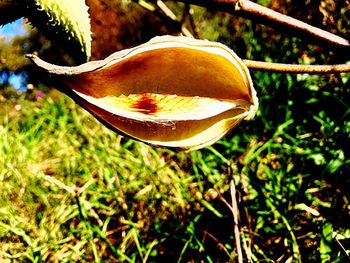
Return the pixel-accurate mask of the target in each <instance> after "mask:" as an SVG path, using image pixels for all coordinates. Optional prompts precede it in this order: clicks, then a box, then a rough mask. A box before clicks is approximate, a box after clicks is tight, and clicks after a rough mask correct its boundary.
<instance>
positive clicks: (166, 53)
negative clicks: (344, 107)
mask: <svg viewBox="0 0 350 263" xmlns="http://www.w3.org/2000/svg"><path fill="white" fill-rule="evenodd" d="M28 57H29V58H30V59H31V60H32V61H33V62H34V63H35V64H36V65H37V66H39V67H40V68H42V69H44V70H45V71H46V72H48V73H50V74H51V75H52V77H53V78H54V80H55V81H56V82H59V83H57V86H58V88H59V89H60V90H61V91H63V92H64V93H66V94H67V95H68V96H70V97H72V98H73V99H74V100H75V101H76V102H77V103H79V104H80V105H81V106H82V107H84V108H85V109H87V110H88V111H89V112H91V113H92V114H93V115H94V116H95V117H96V118H97V119H99V120H100V121H102V122H103V123H105V124H107V126H109V127H112V128H114V129H116V130H117V131H119V132H122V133H123V134H126V135H128V136H130V137H133V138H136V139H137V140H140V141H143V142H146V143H150V144H153V145H160V146H166V147H177V148H183V149H198V148H201V147H204V146H207V145H210V144H212V143H214V142H216V141H217V140H218V139H220V138H222V137H223V136H224V135H225V134H227V133H228V132H229V131H230V130H231V129H232V128H233V127H235V126H236V125H237V124H238V123H239V122H240V121H241V120H243V119H251V118H252V117H254V115H255V112H256V110H257V107H258V99H257V97H256V92H255V90H254V88H253V84H252V81H251V78H250V75H249V72H248V69H247V67H246V66H245V65H244V64H243V62H242V61H241V60H240V59H239V58H238V57H237V55H236V54H235V53H234V52H233V51H232V50H230V49H229V48H228V47H226V46H224V45H222V44H220V43H216V42H210V41H206V40H196V39H192V38H187V37H173V36H162V37H156V38H153V39H152V40H150V41H149V42H147V43H145V44H143V45H140V46H137V47H134V48H131V49H127V50H123V51H120V52H117V53H114V54H112V55H111V56H109V57H107V58H106V59H104V60H101V61H93V62H88V63H85V64H82V65H80V66H77V67H61V66H56V65H52V64H49V63H47V62H44V61H43V60H41V59H39V58H38V57H36V56H33V55H29V56H28Z"/></svg>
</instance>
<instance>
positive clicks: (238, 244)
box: [230, 179, 243, 263]
mask: <svg viewBox="0 0 350 263" xmlns="http://www.w3.org/2000/svg"><path fill="white" fill-rule="evenodd" d="M230 189H231V198H232V206H231V207H232V214H233V227H234V234H235V240H236V242H235V243H236V249H237V255H238V263H243V253H242V246H241V238H240V232H239V227H238V213H239V210H238V205H237V199H236V187H235V182H234V179H232V180H231V187H230Z"/></svg>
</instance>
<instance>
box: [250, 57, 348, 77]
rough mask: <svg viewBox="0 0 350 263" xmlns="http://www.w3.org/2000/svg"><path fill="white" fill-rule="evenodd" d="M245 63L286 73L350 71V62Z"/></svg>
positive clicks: (266, 69)
mask: <svg viewBox="0 0 350 263" xmlns="http://www.w3.org/2000/svg"><path fill="white" fill-rule="evenodd" d="M243 63H244V64H246V66H247V67H248V68H250V69H257V70H264V71H274V72H284V73H315V74H316V73H337V72H350V64H338V65H300V64H299V65H297V64H283V63H270V62H263V61H255V60H248V59H244V60H243Z"/></svg>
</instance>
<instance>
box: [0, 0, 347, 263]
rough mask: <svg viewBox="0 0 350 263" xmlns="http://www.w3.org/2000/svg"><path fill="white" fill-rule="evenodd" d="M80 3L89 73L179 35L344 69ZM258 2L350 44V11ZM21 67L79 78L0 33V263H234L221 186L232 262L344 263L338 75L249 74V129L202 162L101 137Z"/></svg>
mask: <svg viewBox="0 0 350 263" xmlns="http://www.w3.org/2000/svg"><path fill="white" fill-rule="evenodd" d="M86 2H87V4H88V5H89V7H90V9H89V13H90V17H91V28H92V33H93V35H92V38H93V42H92V58H91V59H92V60H97V59H103V58H105V57H106V56H108V55H109V54H111V53H113V52H115V51H118V50H122V49H125V48H130V47H132V46H135V45H138V44H141V43H143V42H146V41H148V40H149V39H150V38H152V37H154V36H156V35H164V34H180V33H181V28H183V27H186V28H187V29H188V31H189V32H190V33H191V34H192V35H193V36H194V37H197V38H201V39H209V40H213V41H219V42H221V43H224V44H226V45H228V46H229V47H231V48H232V49H233V50H234V51H235V52H236V53H237V54H238V55H239V56H240V57H241V58H247V59H254V60H262V61H270V62H283V63H292V64H297V63H300V64H336V63H349V62H350V54H346V53H344V52H337V51H336V50H331V49H330V48H329V47H328V48H326V47H320V46H317V45H315V43H310V42H309V40H305V39H300V38H297V37H295V36H292V35H288V32H279V31H276V30H274V29H272V28H270V27H266V26H263V25H260V24H256V23H255V22H254V21H251V20H246V19H243V18H240V17H237V16H231V15H228V14H225V13H222V12H215V11H211V10H207V9H205V8H201V7H197V6H192V5H191V6H188V5H185V4H182V3H178V2H171V1H167V2H165V4H166V5H167V6H168V8H169V9H170V10H172V12H173V13H174V15H175V16H176V17H177V22H174V21H173V20H171V19H169V17H164V15H161V14H159V13H158V12H156V11H154V12H151V11H149V10H147V9H146V8H145V6H146V7H147V5H144V3H145V2H142V1H139V2H138V3H136V2H130V1H113V0H87V1H86ZM256 2H258V3H260V4H262V5H264V6H268V7H270V8H272V9H274V10H276V11H279V12H281V13H284V14H288V15H290V16H292V17H295V18H298V19H300V20H302V21H304V22H307V23H310V24H312V25H314V26H317V27H320V28H322V29H325V30H327V31H330V32H332V33H335V34H337V35H339V36H342V37H344V38H346V39H350V2H349V1H348V0H342V1H340V0H339V1H334V0H314V1H304V2H300V1H297V0H270V1H269V0H259V1H256ZM146 3H147V2H146ZM150 3H152V2H150ZM142 6H144V7H142ZM28 53H36V54H38V55H39V56H40V57H41V58H43V59H45V60H47V61H49V62H51V63H55V64H60V65H76V64H77V62H76V61H75V60H74V58H73V56H72V54H70V53H69V47H67V46H64V45H62V44H60V43H59V42H58V41H50V40H48V39H46V38H45V36H43V35H42V34H41V33H40V32H38V31H37V30H36V29H35V28H33V27H32V26H31V24H30V23H28V22H27V21H26V20H25V19H21V20H18V21H16V22H14V23H12V24H10V25H7V26H5V27H2V28H0V105H1V107H0V156H1V158H0V180H1V183H0V260H3V261H4V262H13V261H15V262H16V261H18V262H41V261H44V262H58V261H60V262H61V261H62V262H74V261H79V262H124V261H125V262H165V261H166V262H230V261H233V262H234V261H235V260H237V251H236V248H235V242H237V240H235V239H234V231H233V219H232V214H231V212H230V209H229V208H228V206H227V204H226V203H225V201H223V200H226V201H227V202H228V203H231V196H230V189H229V187H230V186H229V184H230V181H231V180H232V178H234V181H235V185H236V190H237V198H238V207H239V212H240V235H241V243H242V245H243V255H244V258H245V261H244V262H263V261H266V262H346V261H349V259H350V258H349V253H350V224H349V222H350V203H349V202H350V195H349V189H350V177H349V176H350V159H349V151H350V150H349V149H350V107H349V103H350V81H349V78H350V74H349V73H338V74H324V75H310V74H280V73H267V72H261V71H251V74H252V78H253V82H254V85H255V88H256V90H257V92H258V97H259V100H260V108H259V111H258V114H257V116H256V118H255V119H254V120H253V121H250V122H245V123H242V124H241V125H240V126H239V127H237V128H236V129H235V130H233V131H232V132H231V134H230V135H228V136H226V137H225V138H224V139H222V140H221V141H219V142H218V143H216V144H215V145H213V146H211V147H207V148H204V149H202V150H199V151H194V152H175V151H172V150H169V149H165V148H152V147H150V146H148V145H145V144H143V143H140V142H135V141H133V140H131V139H128V138H125V137H123V136H120V135H118V134H116V133H113V132H112V131H110V130H108V129H107V128H105V127H104V126H103V125H102V124H100V123H98V122H97V121H96V120H95V119H94V118H93V117H92V116H91V115H89V114H88V113H87V112H85V111H84V110H83V109H81V108H80V107H78V106H77V105H76V104H75V103H74V102H73V101H72V100H71V99H69V98H68V97H66V96H65V95H63V94H61V93H59V92H58V91H56V90H55V87H54V86H52V84H51V83H50V82H49V81H48V80H47V79H45V77H43V76H42V75H41V74H38V72H37V71H36V69H35V68H34V67H33V66H32V65H31V64H30V63H29V61H28V60H27V59H26V58H25V57H24V55H25V54H28Z"/></svg>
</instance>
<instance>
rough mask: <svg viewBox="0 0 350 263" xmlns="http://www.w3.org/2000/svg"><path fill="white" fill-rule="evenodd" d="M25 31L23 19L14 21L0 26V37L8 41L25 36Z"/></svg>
mask: <svg viewBox="0 0 350 263" xmlns="http://www.w3.org/2000/svg"><path fill="white" fill-rule="evenodd" d="M26 33H27V30H26V29H25V27H24V21H23V18H21V19H17V20H16V21H14V22H12V23H9V24H6V25H4V26H0V37H2V38H5V39H6V40H10V39H12V38H14V37H15V36H18V35H25V34H26Z"/></svg>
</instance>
